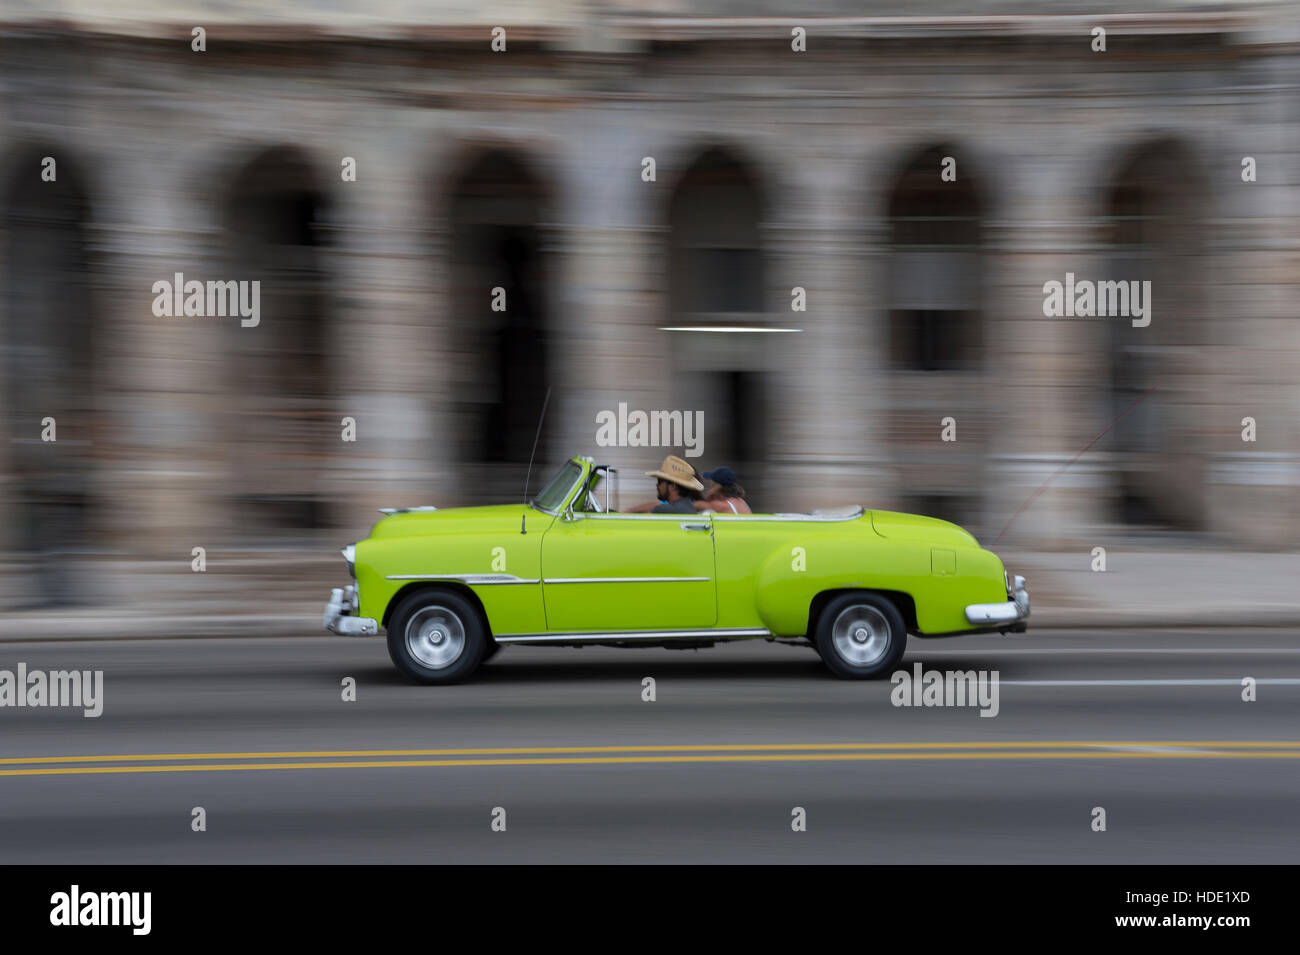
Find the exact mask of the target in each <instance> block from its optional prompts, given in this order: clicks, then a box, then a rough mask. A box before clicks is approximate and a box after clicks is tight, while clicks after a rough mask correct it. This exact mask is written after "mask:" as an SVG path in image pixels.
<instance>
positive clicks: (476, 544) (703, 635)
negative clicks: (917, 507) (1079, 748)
mask: <svg viewBox="0 0 1300 955" xmlns="http://www.w3.org/2000/svg"><path fill="white" fill-rule="evenodd" d="M614 478H615V469H614V468H612V467H610V466H608V465H597V464H596V463H595V462H594V461H593V459H592V458H590V457H586V456H579V457H574V458H572V459H570V460H569V461H568V462H566V463H565V464H564V465H563V466H562V467H560V469H559V470H558V472H556V474H555V476H554V477H552V478H551V479H550V480H549V481H548V482H547V483H546V485H545V486H544V487H543V488H542V490H541V491H540V492H539V493H538V494H537V495H536V496H535V497H533V498H532V499H531V500H530V501H529V502H528V503H527V504H507V505H492V506H487V507H462V508H449V509H443V510H439V509H437V508H434V507H415V508H384V509H382V513H384V515H385V516H384V518H383V519H381V520H380V521H379V522H378V523H377V524H376V525H375V526H374V529H373V530H372V531H371V534H370V536H369V537H368V538H366V539H365V540H363V541H360V542H359V543H356V544H351V545H349V546H347V547H345V548H343V557H344V559H345V560H346V561H347V566H348V573H349V575H350V576H351V577H352V579H353V583H352V584H350V585H348V586H347V587H344V588H339V589H335V590H334V591H333V593H332V594H331V596H330V600H329V603H328V605H327V606H326V608H325V619H324V623H325V627H326V629H328V630H330V631H332V632H334V633H338V634H347V635H356V636H369V635H375V634H378V633H379V631H380V629H381V628H382V629H384V630H386V631H387V640H388V651H389V654H390V655H391V657H392V660H393V663H394V664H396V666H397V668H398V669H399V670H401V671H402V672H403V673H404V674H406V675H407V676H408V677H409V678H410V679H412V680H414V681H416V682H418V683H454V682H457V681H460V680H463V679H465V678H466V677H468V676H469V675H470V674H471V673H473V672H474V670H475V669H476V668H477V667H478V666H479V664H480V663H482V662H483V661H484V660H485V659H487V658H488V657H489V656H491V655H492V654H493V653H495V652H496V651H497V650H498V649H499V648H501V647H502V646H505V645H508V644H529V645H533V644H536V645H547V646H584V645H592V644H600V645H606V646H620V647H631V646H638V647H652V646H653V647H707V646H712V645H714V644H715V643H720V642H723V641H730V640H751V639H765V640H775V641H783V642H784V641H789V642H797V643H805V642H806V643H810V644H811V645H812V646H813V647H814V648H815V649H816V650H817V652H818V653H819V654H820V655H821V658H822V660H823V661H824V662H825V664H826V666H827V668H829V669H830V671H831V672H832V673H834V674H835V675H837V676H840V677H845V678H864V677H877V676H883V675H886V674H888V673H889V672H891V670H892V668H893V667H894V666H895V665H896V664H897V663H898V660H899V658H900V657H901V656H902V654H903V650H904V648H905V647H906V644H907V635H908V634H909V633H912V634H916V635H917V636H921V637H930V636H949V635H955V634H961V633H977V632H989V631H998V632H1003V633H1005V632H1007V631H1014V632H1023V631H1024V630H1025V628H1026V620H1027V618H1028V616H1029V594H1028V592H1027V591H1026V589H1025V580H1024V578H1023V577H1019V576H1017V577H1011V576H1008V574H1007V573H1006V571H1005V570H1004V568H1003V566H1002V562H1001V560H999V559H998V557H997V555H995V554H993V553H992V552H991V551H988V550H985V549H983V548H982V547H980V545H979V543H978V542H977V541H976V540H975V538H974V537H973V536H972V535H971V534H969V533H968V532H966V531H965V530H963V529H962V528H960V527H958V526H957V525H955V524H950V523H948V522H947V521H941V520H937V519H934V518H929V517H918V516H913V515H909V514H900V513H893V512H889V511H876V510H870V511H868V510H864V509H863V508H862V507H847V508H839V509H832V510H821V511H812V512H810V513H806V514H718V513H712V512H707V511H706V512H700V513H697V514H695V515H687V514H624V513H618V512H617V511H615V510H614V509H613V508H612V507H611V501H610V487H611V485H612V484H613V483H614ZM602 484H603V487H602ZM602 492H603V493H602Z"/></svg>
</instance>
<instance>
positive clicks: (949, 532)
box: [871, 511, 979, 547]
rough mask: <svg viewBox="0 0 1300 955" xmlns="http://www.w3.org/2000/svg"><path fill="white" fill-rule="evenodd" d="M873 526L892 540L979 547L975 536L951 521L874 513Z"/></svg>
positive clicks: (872, 513) (878, 532) (890, 512)
mask: <svg viewBox="0 0 1300 955" xmlns="http://www.w3.org/2000/svg"><path fill="white" fill-rule="evenodd" d="M871 526H872V527H874V528H875V530H876V533H877V534H879V535H880V536H881V537H885V538H888V539H890V540H913V541H921V542H923V543H927V544H948V545H952V546H964V547H969V546H970V545H972V544H974V545H975V546H977V547H978V546H979V541H977V540H976V539H975V535H974V534H972V533H970V531H967V530H965V529H963V528H961V527H958V526H957V525H956V524H953V523H952V522H951V521H941V520H939V519H938V518H937V517H922V516H920V515H919V514H900V513H899V512H897V511H872V512H871Z"/></svg>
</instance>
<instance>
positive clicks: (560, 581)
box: [542, 577, 713, 584]
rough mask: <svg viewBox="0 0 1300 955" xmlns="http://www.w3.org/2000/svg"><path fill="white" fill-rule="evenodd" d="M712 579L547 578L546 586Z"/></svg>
mask: <svg viewBox="0 0 1300 955" xmlns="http://www.w3.org/2000/svg"><path fill="white" fill-rule="evenodd" d="M712 579H713V578H712V577H545V578H543V579H542V583H544V584H665V583H685V582H687V581H697V580H698V581H708V580H712Z"/></svg>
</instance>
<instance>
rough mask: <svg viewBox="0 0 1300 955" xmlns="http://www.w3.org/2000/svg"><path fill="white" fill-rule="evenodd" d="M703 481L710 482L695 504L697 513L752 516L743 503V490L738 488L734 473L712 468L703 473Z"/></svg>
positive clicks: (729, 470)
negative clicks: (711, 512)
mask: <svg viewBox="0 0 1300 955" xmlns="http://www.w3.org/2000/svg"><path fill="white" fill-rule="evenodd" d="M704 480H706V481H709V482H711V483H710V485H709V489H708V490H707V491H705V492H704V496H703V498H702V499H701V500H699V501H696V502H695V509H696V510H697V511H718V512H719V513H722V514H728V513H730V514H753V513H754V512H753V511H751V510H750V509H749V505H748V504H746V503H745V489H744V488H743V487H741V486H740V482H739V480H738V479H737V478H736V472H735V471H733V470H731V468H729V467H720V468H714V469H713V470H712V471H705V472H704Z"/></svg>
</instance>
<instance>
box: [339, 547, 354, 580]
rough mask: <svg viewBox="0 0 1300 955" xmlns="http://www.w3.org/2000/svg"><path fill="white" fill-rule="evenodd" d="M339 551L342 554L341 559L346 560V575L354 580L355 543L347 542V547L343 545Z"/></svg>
mask: <svg viewBox="0 0 1300 955" xmlns="http://www.w3.org/2000/svg"><path fill="white" fill-rule="evenodd" d="M339 553H340V554H342V555H343V559H344V560H346V561H347V562H348V576H349V577H351V578H352V579H353V580H356V579H357V567H356V560H357V545H356V544H349V545H348V546H347V547H344V548H343V549H342V550H341V551H339Z"/></svg>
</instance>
